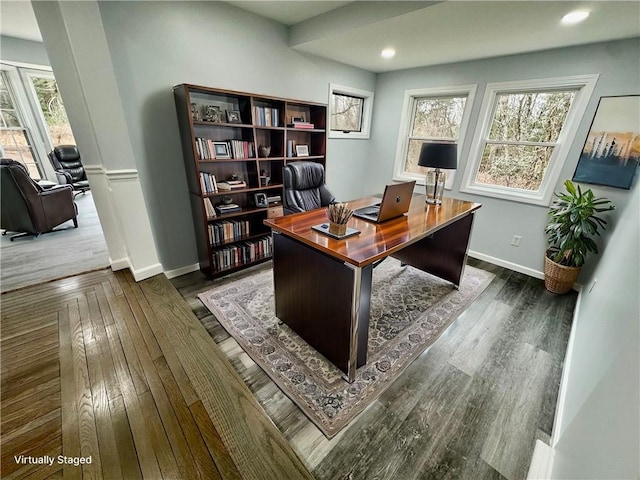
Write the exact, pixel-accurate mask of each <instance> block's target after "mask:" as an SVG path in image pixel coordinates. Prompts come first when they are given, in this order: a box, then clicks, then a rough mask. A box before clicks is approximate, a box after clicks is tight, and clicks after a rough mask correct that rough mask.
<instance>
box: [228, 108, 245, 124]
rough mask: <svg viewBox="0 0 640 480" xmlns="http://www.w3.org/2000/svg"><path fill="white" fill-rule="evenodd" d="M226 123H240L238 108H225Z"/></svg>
mask: <svg viewBox="0 0 640 480" xmlns="http://www.w3.org/2000/svg"><path fill="white" fill-rule="evenodd" d="M226 113H227V123H242V119H241V118H240V112H239V111H238V110H227V112H226Z"/></svg>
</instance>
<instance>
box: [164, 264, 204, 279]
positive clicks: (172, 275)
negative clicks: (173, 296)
mask: <svg viewBox="0 0 640 480" xmlns="http://www.w3.org/2000/svg"><path fill="white" fill-rule="evenodd" d="M197 270H200V264H199V263H194V264H193V265H187V266H186V267H180V268H176V269H175V270H169V271H166V272H164V274H165V275H166V277H167V278H176V277H179V276H180V275H186V274H187V273H191V272H195V271H197Z"/></svg>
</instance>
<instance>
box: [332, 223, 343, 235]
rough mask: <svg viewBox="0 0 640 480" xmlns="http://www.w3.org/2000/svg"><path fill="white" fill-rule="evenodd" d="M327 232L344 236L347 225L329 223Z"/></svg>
mask: <svg viewBox="0 0 640 480" xmlns="http://www.w3.org/2000/svg"><path fill="white" fill-rule="evenodd" d="M329 232H331V233H333V234H334V235H344V234H345V233H347V224H346V223H335V222H329Z"/></svg>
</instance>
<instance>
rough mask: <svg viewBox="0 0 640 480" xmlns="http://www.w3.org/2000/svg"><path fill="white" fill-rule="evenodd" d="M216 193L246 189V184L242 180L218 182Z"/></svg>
mask: <svg viewBox="0 0 640 480" xmlns="http://www.w3.org/2000/svg"><path fill="white" fill-rule="evenodd" d="M217 185H218V191H220V192H228V191H231V190H238V189H240V188H247V184H246V182H244V181H243V180H227V181H225V182H218V183H217Z"/></svg>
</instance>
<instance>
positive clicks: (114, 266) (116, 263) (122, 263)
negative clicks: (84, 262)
mask: <svg viewBox="0 0 640 480" xmlns="http://www.w3.org/2000/svg"><path fill="white" fill-rule="evenodd" d="M109 265H111V270H113V271H114V272H116V271H118V270H124V269H125V268H129V259H128V258H120V259H118V260H112V259H111V258H110V259H109Z"/></svg>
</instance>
